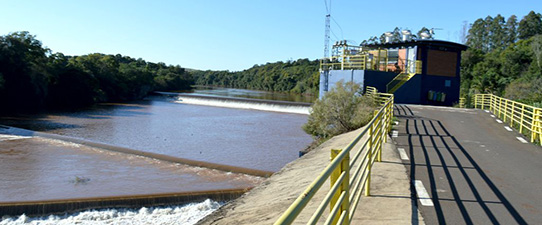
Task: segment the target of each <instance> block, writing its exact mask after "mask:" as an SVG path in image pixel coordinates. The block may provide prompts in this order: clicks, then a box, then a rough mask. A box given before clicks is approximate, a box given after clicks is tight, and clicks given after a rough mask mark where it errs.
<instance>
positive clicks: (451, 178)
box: [394, 105, 527, 224]
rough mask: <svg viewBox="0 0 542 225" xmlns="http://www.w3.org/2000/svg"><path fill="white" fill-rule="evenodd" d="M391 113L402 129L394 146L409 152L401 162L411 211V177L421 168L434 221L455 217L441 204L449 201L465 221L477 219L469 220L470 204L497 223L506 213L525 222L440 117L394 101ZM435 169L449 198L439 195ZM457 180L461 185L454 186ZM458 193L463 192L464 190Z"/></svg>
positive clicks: (413, 192) (414, 199) (414, 206)
mask: <svg viewBox="0 0 542 225" xmlns="http://www.w3.org/2000/svg"><path fill="white" fill-rule="evenodd" d="M394 115H395V117H397V118H398V119H399V120H401V121H402V123H404V126H405V128H404V130H399V136H402V137H400V141H399V139H398V142H400V143H397V144H398V146H400V145H402V146H403V147H404V148H405V151H406V152H407V153H408V154H409V161H408V162H407V163H404V164H405V166H406V167H407V169H408V170H409V173H410V179H411V187H410V190H411V199H412V211H413V212H412V214H413V215H414V214H415V213H417V212H414V211H415V210H417V208H418V207H419V205H418V201H417V196H416V188H415V187H414V181H415V180H419V179H420V178H419V177H418V176H420V175H419V174H418V173H417V170H418V171H423V170H425V172H426V173H427V177H428V178H429V188H428V192H429V194H430V196H431V199H432V201H433V204H434V207H433V208H434V213H435V215H436V217H437V218H436V221H437V222H438V223H439V224H450V223H452V222H451V221H458V218H457V215H456V214H451V213H450V212H448V211H447V210H445V209H444V208H443V204H447V206H449V203H450V202H453V203H455V206H456V208H455V209H458V211H459V213H460V216H461V218H459V220H463V222H464V223H465V224H474V223H478V222H479V220H473V218H475V216H474V212H473V211H472V208H473V204H475V205H477V206H478V207H480V208H481V209H482V211H483V213H484V214H485V216H487V218H488V220H489V221H487V222H489V223H492V224H500V223H502V220H501V222H500V221H499V218H501V217H507V216H510V217H512V218H513V219H514V220H515V222H516V223H517V224H527V222H526V221H525V220H524V218H523V217H522V216H521V215H520V214H519V213H518V211H517V210H516V209H515V208H514V207H513V206H512V204H511V203H510V202H509V201H508V200H507V199H506V197H505V196H504V195H503V193H502V192H501V191H500V190H499V188H498V187H497V186H496V185H495V184H494V183H493V181H492V180H491V179H490V178H489V177H488V176H487V174H486V173H485V172H484V171H483V170H482V169H481V167H480V166H479V165H478V163H477V162H476V161H475V160H474V159H473V157H472V156H471V155H470V154H469V152H468V151H467V150H466V149H465V148H464V147H463V146H462V145H461V144H460V143H459V141H458V140H457V139H456V137H454V136H453V135H452V134H451V133H450V132H449V131H448V130H447V129H446V127H445V126H444V125H443V123H442V122H441V121H439V120H433V119H428V118H424V117H420V116H416V115H415V114H414V112H413V111H412V110H411V109H410V107H409V106H406V105H396V106H395V108H394ZM401 129H403V128H401ZM436 170H438V171H443V172H444V174H445V177H444V178H445V179H446V180H447V185H448V187H449V189H450V192H451V195H452V196H453V198H449V197H441V196H439V195H440V192H439V190H438V182H439V177H437V176H436V175H435V171H436ZM420 173H421V172H420ZM424 177H425V175H424ZM440 179H441V178H440ZM440 181H442V180H440ZM441 184H442V183H441ZM459 184H462V185H463V186H458V185H459ZM464 184H466V186H465V185H464ZM426 188H427V187H426ZM465 188H468V190H469V191H470V192H471V194H472V197H473V198H474V200H473V199H466V198H465V197H463V198H462V197H461V195H460V191H459V189H461V190H462V191H464V190H465ZM488 192H489V193H488ZM461 194H463V196H465V195H464V193H461ZM487 196H494V197H492V198H495V199H497V200H488V199H487V198H488V197H487ZM467 204H469V206H467ZM490 204H491V205H502V206H504V208H505V211H506V213H507V214H508V215H503V213H502V212H503V211H502V210H499V211H497V210H496V208H495V207H491V206H490ZM476 216H479V215H476ZM413 217H414V216H413ZM452 217H455V218H453V219H454V220H451V218H452Z"/></svg>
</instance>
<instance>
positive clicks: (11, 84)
mask: <svg viewBox="0 0 542 225" xmlns="http://www.w3.org/2000/svg"><path fill="white" fill-rule="evenodd" d="M48 53H49V49H47V48H43V47H42V44H41V42H40V41H39V40H37V39H36V38H35V36H33V35H30V33H28V32H26V31H23V32H15V33H10V34H8V35H6V36H1V37H0V73H1V74H2V80H3V89H1V90H0V91H1V92H0V102H2V103H3V107H2V108H3V109H5V110H13V109H20V110H33V109H35V108H37V107H40V106H42V105H43V104H44V103H45V96H46V94H47V80H48V73H47V69H46V63H47V56H46V54H48Z"/></svg>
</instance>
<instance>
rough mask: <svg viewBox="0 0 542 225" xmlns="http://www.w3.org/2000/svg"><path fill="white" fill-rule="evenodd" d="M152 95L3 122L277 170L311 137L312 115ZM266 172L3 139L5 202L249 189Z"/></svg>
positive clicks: (0, 188) (0, 185) (1, 192)
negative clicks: (308, 130)
mask: <svg viewBox="0 0 542 225" xmlns="http://www.w3.org/2000/svg"><path fill="white" fill-rule="evenodd" d="M174 101H175V99H171V98H166V97H156V96H155V97H150V98H148V99H145V100H142V101H137V102H131V103H122V104H102V105H98V106H95V107H92V108H88V109H85V110H79V111H75V112H57V113H45V114H40V115H32V116H21V115H18V116H9V117H8V116H4V117H2V118H0V124H4V125H8V126H14V127H19V128H25V129H29V130H34V131H42V132H47V133H54V134H59V135H65V136H70V137H77V138H82V139H86V140H90V141H94V142H102V143H106V144H110V145H116V146H121V147H128V148H132V149H137V150H141V151H148V152H153V153H160V154H164V155H169V156H174V157H180V158H187V159H193V160H200V161H206V162H212V163H219V164H226V165H232V166H238V167H246V168H253V169H258V170H267V171H278V170H279V169H280V168H282V167H283V166H284V165H286V164H287V163H288V162H291V161H293V160H295V159H296V158H298V151H300V150H302V149H303V148H305V147H306V146H307V145H309V144H310V143H311V142H312V139H311V137H310V136H309V135H307V134H305V133H304V132H303V130H302V129H301V126H302V124H304V123H305V122H306V120H307V116H306V115H301V114H290V113H280V112H267V111H258V110H250V109H235V108H221V107H213V106H201V105H190V104H180V103H175V102H174ZM261 181H262V179H261V178H256V177H252V176H247V175H240V174H231V173H224V172H220V171H216V170H209V169H202V168H194V167H189V166H185V165H180V164H175V163H168V162H162V161H158V160H152V159H148V158H144V157H138V156H131V155H127V154H121V153H113V152H109V151H106V150H100V149H96V148H91V147H86V146H80V145H75V144H70V143H67V142H61V141H54V140H50V139H43V138H29V139H18V140H4V141H0V202H6V201H28V200H42V199H58V198H75V197H78V198H79V197H99V196H114V195H131V194H152V193H167V192H184V191H200V190H213V189H223V188H243V187H250V186H254V185H255V184H257V183H259V182H261Z"/></svg>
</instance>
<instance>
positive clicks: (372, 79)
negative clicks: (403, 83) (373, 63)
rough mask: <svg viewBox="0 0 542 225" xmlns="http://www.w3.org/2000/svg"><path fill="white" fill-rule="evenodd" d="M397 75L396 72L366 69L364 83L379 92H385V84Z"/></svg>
mask: <svg viewBox="0 0 542 225" xmlns="http://www.w3.org/2000/svg"><path fill="white" fill-rule="evenodd" d="M395 76H397V73H391V72H382V71H374V70H367V71H365V85H366V86H371V87H375V88H376V89H377V90H378V91H379V92H383V93H385V92H386V91H387V90H386V85H387V84H388V83H389V82H390V81H391V80H393V78H394V77H395Z"/></svg>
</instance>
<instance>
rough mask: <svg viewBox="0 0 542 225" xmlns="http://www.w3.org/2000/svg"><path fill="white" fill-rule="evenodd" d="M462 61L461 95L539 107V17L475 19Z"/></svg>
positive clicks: (541, 77) (541, 30)
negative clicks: (488, 96) (492, 96)
mask: <svg viewBox="0 0 542 225" xmlns="http://www.w3.org/2000/svg"><path fill="white" fill-rule="evenodd" d="M466 44H467V45H468V46H469V49H468V50H467V51H465V52H463V55H462V61H461V94H462V96H463V97H468V98H469V99H470V96H471V95H472V94H473V93H492V94H496V95H499V96H504V97H506V98H510V99H513V100H517V101H521V102H525V103H528V104H533V105H537V106H541V105H542V15H541V14H540V13H536V12H534V11H531V12H530V13H529V14H528V15H526V16H524V17H523V18H522V19H521V20H520V21H519V23H518V19H517V17H516V16H515V15H512V16H510V17H509V18H508V19H506V20H505V18H504V17H502V16H501V15H497V16H495V17H491V16H487V17H486V18H480V19H477V20H476V21H475V22H474V23H473V24H471V26H470V29H469V31H468V36H467V43H466Z"/></svg>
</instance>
